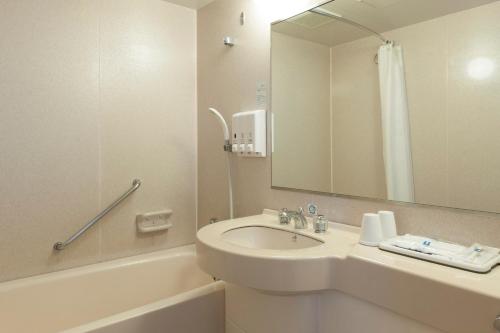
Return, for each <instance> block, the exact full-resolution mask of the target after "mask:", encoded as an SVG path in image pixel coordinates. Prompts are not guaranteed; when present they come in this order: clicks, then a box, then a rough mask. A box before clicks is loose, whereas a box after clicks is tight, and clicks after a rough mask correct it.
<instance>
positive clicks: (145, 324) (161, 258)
mask: <svg viewBox="0 0 500 333" xmlns="http://www.w3.org/2000/svg"><path fill="white" fill-rule="evenodd" d="M185 313H189V316H185V315H183V314H185ZM223 321H224V286H223V284H222V283H220V282H219V283H214V282H213V280H212V278H211V277H210V276H209V275H207V274H205V273H204V272H202V271H201V270H200V269H199V268H198V266H197V265H196V255H195V251H194V246H192V245H191V246H185V247H179V248H176V249H172V250H165V251H159V252H155V253H151V254H147V255H140V256H136V257H129V258H125V259H119V260H114V261H110V262H104V263H100V264H94V265H90V266H85V267H81V268H75V269H70V270H66V271H61V272H56V273H50V274H45V275H39V276H34V277H30V278H26V279H20V280H16V281H11V282H5V283H2V284H0V332H15V333H33V332H37V333H54V332H61V331H65V330H68V331H67V332H71V333H84V332H95V333H97V332H99V333H112V332H113V333H114V332H121V333H125V332H126V333H140V332H146V331H147V332H149V333H154V332H163V331H164V330H165V329H171V330H172V331H175V332H183V333H188V332H193V330H194V331H196V330H200V332H201V331H203V332H210V333H219V332H220V329H221V328H222V327H223V326H222V325H223ZM82 325H83V326H82ZM78 326H81V327H78ZM162 330H163V331H162Z"/></svg>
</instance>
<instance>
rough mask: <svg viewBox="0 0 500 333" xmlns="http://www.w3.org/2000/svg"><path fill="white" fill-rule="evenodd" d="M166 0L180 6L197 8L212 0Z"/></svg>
mask: <svg viewBox="0 0 500 333" xmlns="http://www.w3.org/2000/svg"><path fill="white" fill-rule="evenodd" d="M165 1H167V2H171V3H175V4H177V5H180V6H184V7H189V8H193V9H199V8H201V7H203V6H206V5H208V4H209V3H211V2H213V1H214V0H165Z"/></svg>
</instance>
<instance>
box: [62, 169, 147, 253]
mask: <svg viewBox="0 0 500 333" xmlns="http://www.w3.org/2000/svg"><path fill="white" fill-rule="evenodd" d="M139 186H141V181H140V180H139V179H134V181H133V182H132V187H131V188H130V189H128V190H127V192H125V193H124V194H123V195H122V196H121V197H119V198H118V199H116V200H115V201H114V202H113V203H112V204H111V205H109V206H108V207H106V208H105V209H104V210H103V211H102V212H100V213H99V214H98V215H97V216H96V217H94V218H93V219H92V220H90V221H89V222H88V223H87V224H86V225H84V226H83V227H82V228H81V229H80V230H78V231H77V232H76V233H75V234H74V235H73V236H71V237H70V238H68V239H67V240H66V241H64V242H57V243H55V244H54V250H56V251H61V250H64V249H65V248H66V246H68V245H69V244H71V243H73V241H75V240H76V239H78V238H79V237H80V236H81V235H83V234H84V233H85V231H87V230H88V229H90V228H91V227H92V226H93V225H94V224H96V223H97V222H99V220H100V219H102V218H103V217H104V216H105V215H106V214H107V213H109V212H110V211H111V210H112V209H113V208H115V207H116V206H118V205H119V204H120V203H121V202H122V201H123V200H125V199H126V198H127V197H128V196H129V195H131V194H132V193H134V192H135V190H137V189H138V188H139Z"/></svg>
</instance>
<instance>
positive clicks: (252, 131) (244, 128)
mask: <svg viewBox="0 0 500 333" xmlns="http://www.w3.org/2000/svg"><path fill="white" fill-rule="evenodd" d="M232 130H233V133H232V151H233V153H235V154H238V155H239V156H243V157H266V135H267V132H266V111H265V110H256V111H246V112H239V113H235V114H233V123H232Z"/></svg>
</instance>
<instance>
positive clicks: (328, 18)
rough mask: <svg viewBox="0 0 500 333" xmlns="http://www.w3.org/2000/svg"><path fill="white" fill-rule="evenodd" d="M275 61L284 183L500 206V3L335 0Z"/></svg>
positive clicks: (296, 32)
mask: <svg viewBox="0 0 500 333" xmlns="http://www.w3.org/2000/svg"><path fill="white" fill-rule="evenodd" d="M271 58H272V112H273V154H272V185H273V187H275V188H291V189H300V190H308V191H315V192H327V193H335V194H341V195H349V196H357V197H366V198H374V199H384V200H393V201H403V202H413V203H419V204H429V205H437V206H446V207H453V208H462V209H472V210H480V211H488V212H497V213H498V212H500V1H488V0H461V1H457V0H335V1H331V2H328V3H326V4H324V5H322V6H319V7H316V8H314V9H311V10H309V11H307V12H304V13H300V14H298V15H296V16H294V17H291V18H289V19H287V20H284V21H280V22H278V23H274V24H273V25H272V57H271Z"/></svg>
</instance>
